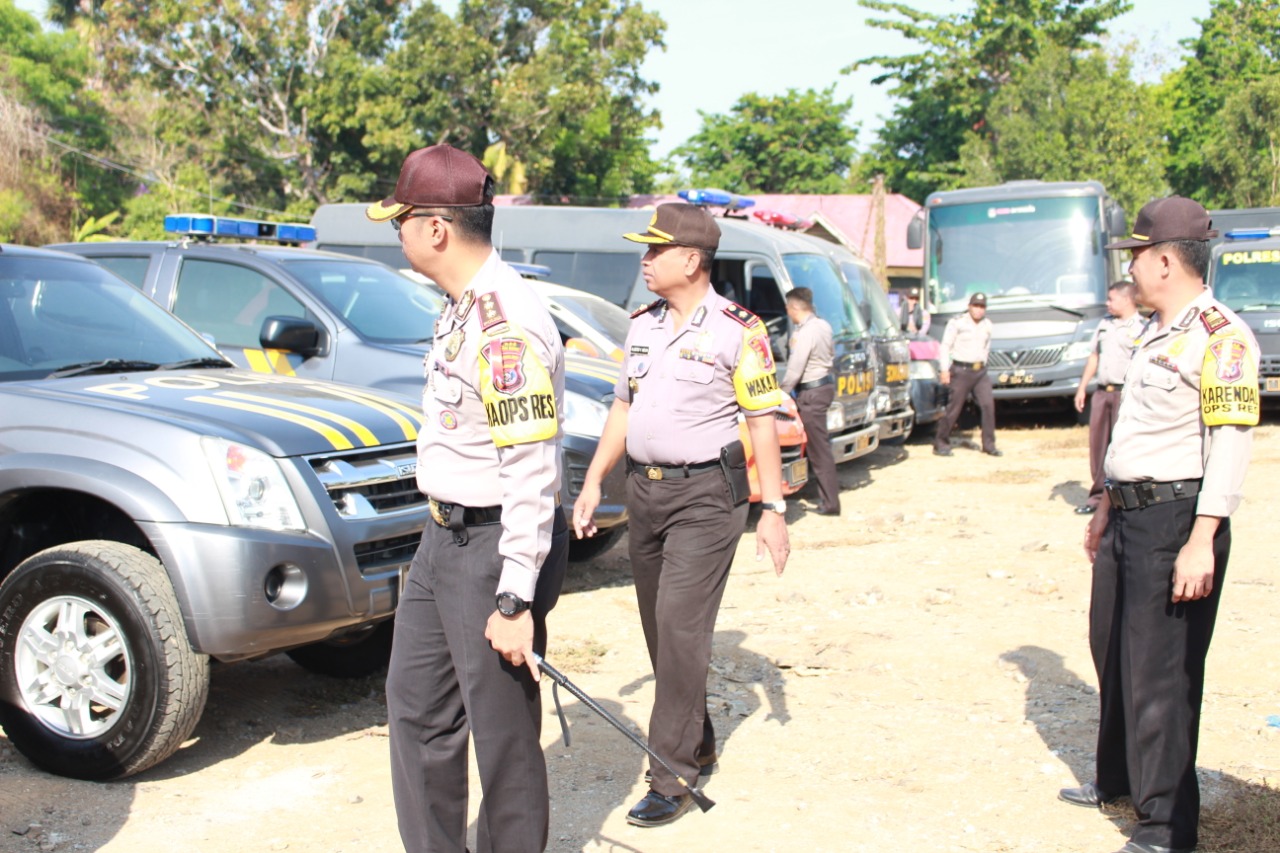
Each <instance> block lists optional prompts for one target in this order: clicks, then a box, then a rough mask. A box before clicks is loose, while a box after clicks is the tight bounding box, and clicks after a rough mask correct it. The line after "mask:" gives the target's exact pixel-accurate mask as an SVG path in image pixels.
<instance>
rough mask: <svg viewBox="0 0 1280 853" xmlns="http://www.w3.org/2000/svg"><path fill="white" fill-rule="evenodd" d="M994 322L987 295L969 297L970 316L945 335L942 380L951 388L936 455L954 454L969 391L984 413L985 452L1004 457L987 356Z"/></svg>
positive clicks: (950, 325)
mask: <svg viewBox="0 0 1280 853" xmlns="http://www.w3.org/2000/svg"><path fill="white" fill-rule="evenodd" d="M991 328H992V327H991V321H990V320H988V319H987V295H986V294H985V293H975V294H973V296H970V297H969V310H968V312H967V313H965V314H963V315H961V316H959V317H952V318H951V320H949V321H948V322H947V328H946V330H945V331H944V332H943V333H942V347H941V355H940V356H939V359H940V361H941V362H942V364H941V367H942V375H941V376H939V377H938V381H939V382H941V383H942V384H943V385H949V386H951V399H950V400H948V401H947V410H946V412H945V413H943V415H942V420H940V421H938V431H937V433H936V434H935V436H934V439H933V452H934V453H935V454H936V455H938V456H950V455H951V430H953V429H955V427H956V421H958V420H960V411H961V410H962V409H963V408H964V401H965V400H966V399H967V398H968V396H969V392H971V391H972V392H973V399H974V401H975V402H976V403H977V404H978V410H979V411H980V412H981V414H982V452H983V453H986V454H989V455H991V456H1002V455H1003V454H1002V453H1001V452H1000V451H999V450H996V402H995V399H994V398H993V397H992V396H991V377H990V376H988V375H987V356H988V355H989V354H990V353H991Z"/></svg>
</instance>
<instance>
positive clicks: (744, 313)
mask: <svg viewBox="0 0 1280 853" xmlns="http://www.w3.org/2000/svg"><path fill="white" fill-rule="evenodd" d="M724 313H726V314H728V315H729V316H730V317H732V318H733V319H735V320H737V321H738V322H739V323H741V324H742V325H744V326H746V327H747V328H748V329H752V328H755V327H756V326H757V325H759V323H760V318H759V317H757V316H756V315H755V314H752V313H751V312H750V311H748V310H747V309H746V308H743V307H742V306H741V305H739V304H738V303H736V302H730V303H729V304H728V305H726V306H724Z"/></svg>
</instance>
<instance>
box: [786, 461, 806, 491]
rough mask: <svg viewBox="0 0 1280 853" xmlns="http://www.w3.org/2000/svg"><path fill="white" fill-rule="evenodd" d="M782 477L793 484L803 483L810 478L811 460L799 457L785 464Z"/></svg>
mask: <svg viewBox="0 0 1280 853" xmlns="http://www.w3.org/2000/svg"><path fill="white" fill-rule="evenodd" d="M782 479H784V480H786V481H787V482H788V483H789V484H791V485H793V486H794V485H796V484H798V483H803V482H805V481H806V480H808V479H809V460H808V459H797V460H795V461H794V462H788V463H787V464H786V465H785V466H783V470H782Z"/></svg>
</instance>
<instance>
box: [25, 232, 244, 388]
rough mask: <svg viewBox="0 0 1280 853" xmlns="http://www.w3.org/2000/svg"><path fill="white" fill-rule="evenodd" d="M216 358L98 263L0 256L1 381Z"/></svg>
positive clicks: (199, 340) (197, 338) (175, 321)
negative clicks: (96, 366) (113, 365)
mask: <svg viewBox="0 0 1280 853" xmlns="http://www.w3.org/2000/svg"><path fill="white" fill-rule="evenodd" d="M220 358H221V357H220V356H219V355H218V353H217V352H216V351H215V350H214V349H213V348H212V347H211V346H209V345H208V344H207V343H206V342H205V341H204V339H203V338H201V337H200V336H199V335H197V334H196V333H195V332H193V331H191V330H190V329H189V328H187V327H186V326H184V325H183V324H182V322H181V321H180V320H178V319H177V318H176V317H174V316H173V315H172V314H170V313H168V312H167V311H165V310H164V309H163V308H161V307H160V306H159V305H157V304H156V303H154V302H152V301H151V300H150V299H148V298H147V297H146V296H144V295H143V294H142V293H141V292H140V291H139V290H138V289H137V288H136V287H133V286H132V285H130V284H128V283H126V282H125V281H123V280H121V279H119V278H117V277H116V276H115V275H113V274H112V273H110V272H107V271H106V270H105V269H102V268H101V267H99V266H98V265H96V264H91V263H86V262H82V261H71V260H63V259H61V258H50V257H40V256H34V255H25V256H22V255H0V381H5V382H13V381H17V380H24V379H36V378H43V377H45V376H48V375H49V374H50V373H52V372H54V371H55V370H60V369H64V368H67V367H70V366H72V365H85V364H92V363H95V362H103V361H108V360H118V361H121V362H129V363H137V364H139V365H141V364H149V365H151V366H155V365H172V364H177V363H181V362H188V361H192V360H198V359H219V360H220ZM121 369H122V370H123V369H127V368H125V367H122V368H121Z"/></svg>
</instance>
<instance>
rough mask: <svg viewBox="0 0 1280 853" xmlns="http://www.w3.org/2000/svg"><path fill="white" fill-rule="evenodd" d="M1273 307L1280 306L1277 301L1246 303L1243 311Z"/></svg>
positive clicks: (1264, 309)
mask: <svg viewBox="0 0 1280 853" xmlns="http://www.w3.org/2000/svg"><path fill="white" fill-rule="evenodd" d="M1272 308H1280V303H1277V302H1255V303H1253V304H1252V305H1246V306H1244V307H1243V308H1241V309H1240V310H1241V311H1270V310H1271V309H1272Z"/></svg>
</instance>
